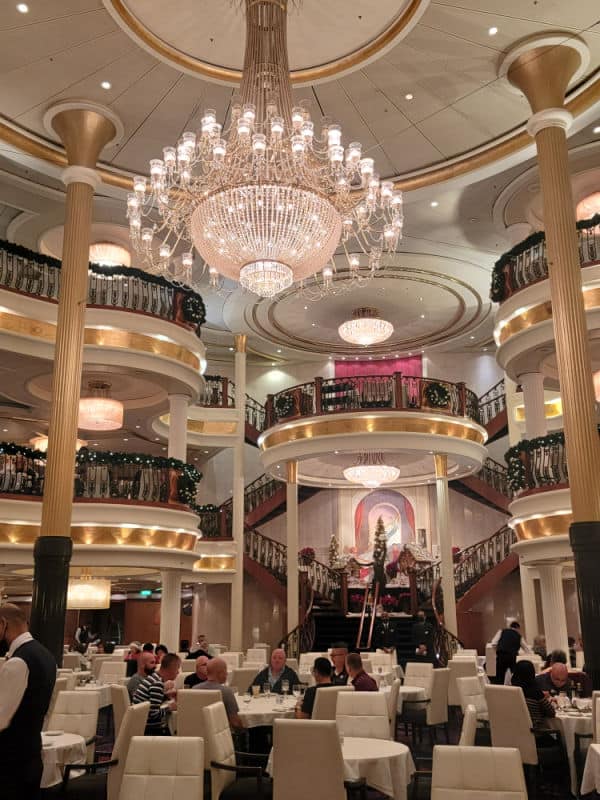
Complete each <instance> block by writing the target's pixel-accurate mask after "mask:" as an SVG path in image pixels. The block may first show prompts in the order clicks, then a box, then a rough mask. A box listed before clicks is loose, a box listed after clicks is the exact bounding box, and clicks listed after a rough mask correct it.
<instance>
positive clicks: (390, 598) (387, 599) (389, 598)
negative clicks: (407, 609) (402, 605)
mask: <svg viewBox="0 0 600 800" xmlns="http://www.w3.org/2000/svg"><path fill="white" fill-rule="evenodd" d="M381 606H382V608H383V610H384V611H387V612H388V613H389V612H390V611H395V610H396V609H397V608H398V599H397V598H396V597H394V595H392V594H384V595H383V597H382V598H381Z"/></svg>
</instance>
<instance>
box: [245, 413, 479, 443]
mask: <svg viewBox="0 0 600 800" xmlns="http://www.w3.org/2000/svg"><path fill="white" fill-rule="evenodd" d="M361 414H363V415H364V416H361ZM368 433H426V434H430V435H437V436H452V437H453V438H454V439H463V440H465V439H466V440H467V441H470V442H476V443H477V444H484V443H485V435H484V433H483V432H482V431H480V430H478V429H477V428H474V427H471V426H470V425H467V424H465V423H464V422H461V421H460V420H459V419H454V418H448V419H447V420H441V419H426V418H423V417H415V418H414V419H411V418H410V417H394V416H390V417H373V416H370V415H368V414H365V413H364V412H360V411H357V412H356V416H353V417H352V418H346V419H318V418H315V417H310V418H308V419H306V421H304V420H298V421H295V422H294V423H293V424H292V425H290V426H289V427H286V428H283V429H279V430H273V431H271V432H270V433H269V432H266V433H265V434H263V438H262V439H261V441H260V448H261V450H269V449H270V448H272V447H278V446H279V445H285V444H291V443H292V442H300V441H303V440H306V439H316V438H317V437H321V436H323V437H325V436H344V435H347V434H368Z"/></svg>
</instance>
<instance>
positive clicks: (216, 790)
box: [202, 701, 236, 800]
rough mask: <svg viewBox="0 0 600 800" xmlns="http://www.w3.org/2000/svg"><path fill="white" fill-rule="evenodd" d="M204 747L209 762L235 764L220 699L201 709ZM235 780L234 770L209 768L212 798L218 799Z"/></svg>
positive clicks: (230, 737)
mask: <svg viewBox="0 0 600 800" xmlns="http://www.w3.org/2000/svg"><path fill="white" fill-rule="evenodd" d="M202 717H203V721H204V730H205V732H206V737H205V739H204V744H205V747H208V754H209V759H208V762H209V764H210V762H211V761H218V762H219V763H220V764H229V765H231V766H235V763H236V762H235V750H234V747H233V739H232V736H231V728H230V727H229V720H228V719H227V714H226V712H225V706H224V705H223V702H222V701H219V702H218V703H212V704H211V705H209V706H205V707H204V708H203V709H202ZM233 781H235V772H230V771H229V770H222V769H215V768H214V767H211V768H210V795H211V798H212V800H219V797H220V796H221V792H222V791H223V789H225V788H226V787H227V786H229V784H230V783H233Z"/></svg>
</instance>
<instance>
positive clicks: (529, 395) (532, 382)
mask: <svg viewBox="0 0 600 800" xmlns="http://www.w3.org/2000/svg"><path fill="white" fill-rule="evenodd" d="M519 382H520V383H521V388H522V389H523V403H524V404H525V436H526V437H527V439H535V437H536V436H545V435H546V434H547V433H548V428H547V427H546V409H545V408H544V376H543V375H542V373H541V372H526V373H525V374H523V375H519Z"/></svg>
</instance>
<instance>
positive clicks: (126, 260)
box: [90, 242, 131, 267]
mask: <svg viewBox="0 0 600 800" xmlns="http://www.w3.org/2000/svg"><path fill="white" fill-rule="evenodd" d="M90 261H91V262H92V264H99V265H100V266H101V267H130V266H131V254H130V253H129V250H127V249H126V248H125V247H121V245H120V244H113V243H112V242H95V243H94V244H91V245H90Z"/></svg>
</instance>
